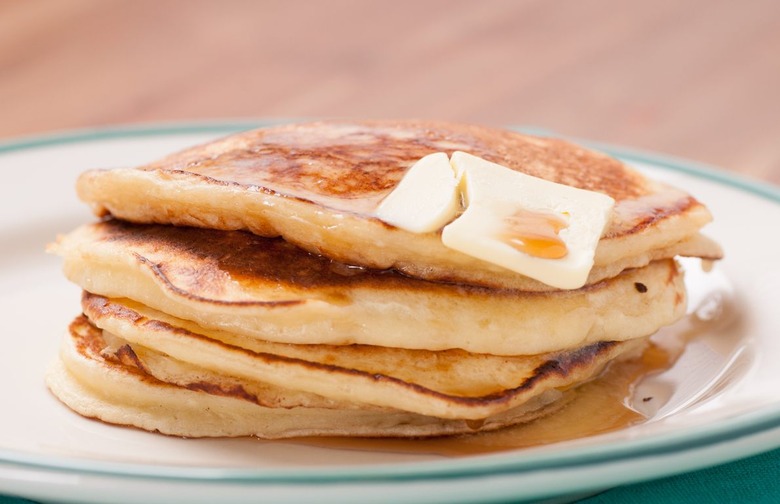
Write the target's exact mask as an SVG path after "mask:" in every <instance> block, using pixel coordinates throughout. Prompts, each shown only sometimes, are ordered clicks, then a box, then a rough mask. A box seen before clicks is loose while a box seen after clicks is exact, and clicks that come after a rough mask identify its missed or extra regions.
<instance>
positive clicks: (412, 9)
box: [0, 0, 780, 183]
mask: <svg viewBox="0 0 780 504" xmlns="http://www.w3.org/2000/svg"><path fill="white" fill-rule="evenodd" d="M245 117H246V118H299V117H349V118H401V117H421V118H440V119H451V120H462V121H470V122H478V123H484V124H490V125H533V126H538V127H543V128H546V129H549V130H552V131H554V132H557V133H560V134H562V135H570V136H575V137H582V138H588V139H592V140H597V141H602V142H609V143H614V144H622V145H627V146H632V147H637V148H641V149H645V150H651V151H658V152H663V153H667V154H672V155H677V156H682V157H687V158H690V159H694V160H698V161H701V162H705V163H709V164H712V165H716V166H719V167H721V168H723V169H726V170H730V171H734V172H740V173H743V174H746V175H749V176H752V177H757V178H762V179H765V180H770V181H772V182H774V183H780V2H778V1H776V0H755V1H751V0H749V1H744V2H735V1H733V0H692V1H683V2H680V1H679V0H654V1H620V0H571V1H567V0H563V1H543V0H523V1H510V0H507V1H498V0H496V1H468V0H462V1H461V0H455V1H444V0H416V1H412V0H408V1H398V0H397V1H393V2H389V1H388V2H385V1H374V0H365V1H364V0H331V1H314V0H313V1H300V0H264V1H250V0H245V1H241V0H225V1H206V0H190V1H187V0H135V1H131V0H124V1H120V0H0V138H7V137H14V136H19V135H30V134H36V133H43V132H51V131H55V130H62V129H68V128H81V127H94V126H102V125H115V124H124V123H139V122H152V121H175V120H192V119H225V118H245Z"/></svg>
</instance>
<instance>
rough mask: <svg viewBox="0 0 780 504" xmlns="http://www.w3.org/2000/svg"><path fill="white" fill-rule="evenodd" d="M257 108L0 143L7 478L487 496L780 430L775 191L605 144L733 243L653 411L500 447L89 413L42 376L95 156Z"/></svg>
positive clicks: (267, 491)
mask: <svg viewBox="0 0 780 504" xmlns="http://www.w3.org/2000/svg"><path fill="white" fill-rule="evenodd" d="M253 125H254V124H247V123H244V124H200V125H172V126H157V127H141V128H125V129H112V130H99V131H82V132H75V133H68V134H62V135H54V136H49V137H39V138H33V139H23V140H18V141H12V142H7V143H5V144H0V174H1V175H2V187H3V189H2V198H3V199H2V205H3V211H2V212H0V244H1V245H0V246H1V247H2V248H1V249H0V259H1V260H0V307H2V321H3V326H2V327H3V329H4V331H3V345H4V351H3V353H2V361H1V362H0V398H2V404H3V409H2V415H0V422H1V423H0V426H1V427H2V428H0V493H7V494H14V495H20V496H25V497H28V498H33V499H38V500H43V501H51V502H105V501H111V502H139V503H140V502H144V503H146V502H150V501H151V502H161V501H166V500H176V501H187V502H189V503H193V504H194V503H199V502H254V501H256V500H258V499H260V498H262V499H264V500H265V501H269V502H280V501H310V500H311V499H312V498H313V497H314V496H316V498H317V500H319V501H320V502H323V503H325V502H367V501H370V502H385V501H388V502H389V501H392V502H397V501H401V500H403V501H406V502H472V501H479V502H490V501H503V500H510V499H511V500H514V501H518V500H522V499H536V498H542V497H552V496H561V495H573V494H583V493H587V492H592V491H596V490H599V489H603V488H607V487H610V486H613V485H616V484H622V483H629V482H635V481H639V480H641V479H650V478H654V477H659V476H663V475H669V474H674V473H679V472H682V471H686V470H691V469H695V468H701V467H705V466H708V465H714V464H717V463H720V462H725V461H729V460H733V459H736V458H740V457H744V456H747V455H751V454H755V453H758V452H760V451H764V450H769V449H772V448H775V447H778V446H780V394H778V392H777V383H780V366H778V365H777V363H778V362H779V361H780V338H779V337H778V334H780V310H778V308H777V306H776V303H775V302H774V301H773V300H775V299H777V298H776V295H775V293H776V290H777V289H778V287H779V286H780V268H778V266H777V262H776V261H777V258H778V255H779V254H780V238H779V237H778V233H777V230H778V222H780V205H779V204H778V202H780V192H779V191H778V190H777V189H774V188H767V187H763V186H761V185H759V184H757V183H754V182H749V181H745V180H742V179H737V178H734V177H732V176H730V175H726V174H723V173H718V172H715V171H712V170H709V169H706V168H702V167H698V166H694V165H692V164H691V163H688V162H683V161H679V160H670V159H668V158H662V157H659V156H654V155H648V154H641V153H637V152H634V151H628V150H618V149H613V148H604V150H607V151H609V152H611V153H612V154H614V155H617V156H619V157H622V158H623V159H625V160H627V161H628V162H630V163H631V164H633V165H635V166H637V167H639V168H641V169H643V170H646V171H647V172H649V173H650V174H651V175H652V176H655V177H658V178H662V179H664V180H668V181H670V182H672V183H674V184H676V185H679V186H681V187H684V188H686V189H688V190H689V191H691V192H692V193H693V194H694V195H695V196H697V197H698V198H699V199H701V200H702V201H704V202H705V203H707V204H708V206H710V208H711V209H712V210H713V212H714V214H715V216H716V222H715V223H714V224H713V225H711V226H710V227H709V228H708V233H709V234H710V235H711V236H713V237H715V238H716V239H717V240H718V241H720V242H721V243H722V244H723V245H724V246H725V248H726V250H727V258H726V259H725V260H724V261H722V263H721V264H719V265H718V266H717V269H716V271H715V272H714V273H713V274H711V275H703V274H701V273H698V269H697V268H695V267H692V268H689V270H690V274H691V278H690V283H691V286H692V288H693V291H694V293H693V296H692V297H693V300H692V306H693V307H694V308H696V309H698V308H701V310H702V311H703V312H705V311H707V310H708V309H710V308H712V307H713V306H716V307H717V306H720V308H721V309H722V310H723V312H724V315H722V316H721V317H720V318H718V319H717V320H716V321H715V322H712V323H711V324H710V325H709V326H707V330H706V331H703V332H702V334H700V335H699V336H698V337H697V338H696V339H694V340H693V341H692V343H691V344H690V345H689V347H688V349H687V350H686V352H685V354H684V355H683V357H682V358H681V360H680V361H679V362H678V364H677V365H675V366H674V367H673V368H672V369H671V370H669V371H668V372H666V373H664V374H663V375H661V376H659V377H655V378H653V379H650V380H648V381H647V382H646V383H644V384H643V385H642V387H644V388H643V392H648V393H652V394H653V395H655V396H658V397H661V396H663V397H665V400H666V402H665V405H664V406H663V407H662V408H661V409H660V410H658V411H656V412H654V414H653V417H652V418H651V419H650V420H649V421H648V422H646V423H643V424H641V425H637V426H634V427H631V428H628V429H624V430H620V431H617V432H613V433H610V434H605V435H601V436H596V437H591V438H586V439H580V440H576V441H570V442H564V443H557V444H553V445H548V446H544V447H538V448H530V449H525V450H515V451H510V452H505V453H501V454H495V455H480V456H473V457H466V458H446V457H441V456H436V455H427V454H421V453H390V452H376V451H361V450H342V449H330V448H323V447H315V446H310V445H305V444H300V443H295V442H262V441H257V440H247V439H239V440H184V439H177V438H168V437H163V436H158V435H153V434H147V433H144V432H139V431H135V430H131V429H124V428H117V427H111V426H107V425H103V424H100V423H98V422H93V421H89V420H85V419H83V418H81V417H79V416H77V415H75V414H73V413H71V412H70V411H69V410H67V409H66V408H64V407H63V406H61V405H60V404H59V403H58V402H57V401H56V400H55V399H54V398H53V397H52V396H50V395H49V394H48V392H47V391H46V388H45V387H44V385H43V380H42V376H43V374H44V370H45V368H46V366H47V365H48V364H49V362H50V361H51V360H52V359H53V358H54V356H55V354H56V351H57V347H58V344H59V340H60V336H61V334H62V333H63V331H64V328H65V326H66V325H67V323H68V322H69V321H70V319H71V318H72V317H73V316H74V315H75V314H76V313H77V312H78V310H79V302H78V299H79V289H78V288H76V287H75V286H72V285H69V284H68V283H67V282H66V281H65V280H64V279H63V277H62V275H61V273H60V271H59V269H60V264H59V261H58V259H57V258H56V257H51V256H47V255H46V254H45V253H44V252H43V250H44V246H45V244H46V243H47V242H48V241H51V240H52V239H53V238H54V236H55V235H56V234H57V233H61V232H65V231H67V230H70V229H71V228H73V227H75V226H77V225H79V224H80V223H83V222H86V221H88V220H90V219H92V217H91V215H90V214H89V212H88V210H87V209H86V208H85V207H84V205H82V204H80V203H79V202H78V201H77V199H76V196H75V194H74V191H73V184H74V180H75V177H76V175H77V174H78V173H79V172H81V171H82V170H84V169H86V168H93V167H112V166H129V165H136V164H140V163H143V162H145V161H150V160H152V159H154V158H157V157H159V156H161V155H163V154H166V153H169V152H171V151H174V150H176V149H179V148H182V147H185V146H189V145H192V144H195V143H199V142H202V141H205V140H208V139H211V138H214V137H215V136H220V135H223V134H225V133H228V132H232V131H235V130H238V129H242V128H245V127H249V126H253Z"/></svg>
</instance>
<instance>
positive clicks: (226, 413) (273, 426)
mask: <svg viewBox="0 0 780 504" xmlns="http://www.w3.org/2000/svg"><path fill="white" fill-rule="evenodd" d="M112 348H113V350H110V351H106V349H112ZM118 348H123V347H122V346H120V347H114V346H113V345H111V344H109V343H108V342H107V341H106V340H105V339H104V338H103V335H102V332H101V331H100V330H99V329H97V328H95V327H94V326H93V325H91V324H90V323H89V321H87V319H86V318H85V317H83V316H80V317H78V318H77V319H76V320H75V321H74V322H73V323H72V324H71V326H70V328H69V334H68V335H67V336H66V338H65V340H64V342H63V345H62V347H61V351H60V359H59V360H57V361H56V362H55V363H54V364H53V366H52V367H51V368H50V370H49V372H48V374H47V377H46V382H47V385H48V387H49V388H50V390H51V391H52V392H53V393H54V394H55V395H56V396H57V397H58V398H59V399H60V400H61V401H62V402H63V403H65V404H66V405H67V406H68V407H70V408H71V409H73V410H74V411H76V412H78V413H79V414H81V415H83V416H85V417H89V418H95V419H98V420H101V421H103V422H107V423H111V424H117V425H124V426H134V427H138V428H140V429H144V430H148V431H153V432H160V433H163V434H168V435H175V436H185V437H239V436H255V437H259V438H264V439H281V438H290V437H303V436H352V437H427V436H442V435H454V434H468V433H474V432H479V431H489V430H495V429H499V428H502V427H506V426H510V425H515V424H519V423H523V422H528V421H531V420H534V419H537V418H540V417H542V416H545V415H547V414H550V413H552V412H554V411H556V410H558V409H560V408H561V407H563V406H565V405H566V403H567V402H568V400H569V398H570V396H571V394H570V393H569V392H570V391H558V390H550V391H548V392H546V393H544V394H541V395H539V396H537V397H535V398H534V399H532V400H530V401H528V402H526V403H525V404H523V405H522V406H519V407H516V408H513V409H511V410H508V411H505V412H503V413H500V414H497V415H494V416H491V417H488V418H486V419H484V420H483V421H479V422H474V421H469V420H444V419H440V418H435V417H430V416H425V415H419V414H414V413H408V412H403V411H398V410H394V409H389V408H378V407H374V406H365V405H361V404H357V403H349V402H340V403H335V402H332V401H328V400H327V399H323V398H321V397H317V396H316V395H313V394H302V393H297V396H296V395H295V394H293V395H292V396H291V397H297V398H298V401H299V403H300V405H298V406H294V405H293V404H292V402H289V401H288V404H286V406H285V407H268V406H263V405H261V404H262V403H263V397H253V394H249V393H246V390H241V389H240V388H221V387H208V386H206V385H207V384H206V383H204V382H203V380H200V381H199V382H198V384H197V386H193V385H192V384H190V385H191V386H189V387H188V386H179V385H173V384H171V383H167V382H165V381H162V380H160V379H158V378H155V377H154V376H152V375H150V374H148V373H147V372H146V371H144V369H143V366H141V367H139V366H138V365H137V363H135V362H134V358H133V357H132V354H124V355H123V352H122V351H119V350H118ZM258 387H259V388H258V390H262V389H265V390H266V392H265V393H266V394H268V395H269V397H274V395H284V394H287V393H288V392H287V391H285V390H284V389H281V388H277V387H272V386H267V385H262V384H259V385H258ZM269 402H273V401H269ZM307 404H308V405H307Z"/></svg>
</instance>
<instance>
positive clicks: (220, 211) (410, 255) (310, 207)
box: [77, 121, 720, 290]
mask: <svg viewBox="0 0 780 504" xmlns="http://www.w3.org/2000/svg"><path fill="white" fill-rule="evenodd" d="M456 150H461V151H465V152H468V153H471V154H474V155H476V156H479V157H482V158H484V159H487V160H489V161H493V162H496V163H499V164H502V165H504V166H507V167H508V168H511V169H513V170H517V171H521V172H524V173H527V174H530V175H533V176H536V177H540V178H543V179H547V180H551V181H554V182H558V183H563V184H567V185H571V186H575V187H579V188H582V189H588V190H592V191H598V192H602V193H606V194H608V195H609V196H611V197H612V198H614V199H615V200H616V206H615V209H614V212H613V218H612V221H611V223H610V224H609V225H608V227H607V229H606V230H605V232H604V235H603V237H602V240H601V242H600V244H599V247H598V249H597V251H596V258H595V267H594V269H593V271H592V273H591V277H590V278H589V283H593V282H596V281H599V280H602V279H604V278H608V277H611V276H614V275H615V274H617V273H618V272H619V271H621V270H622V269H625V268H628V267H638V266H643V265H645V264H647V263H648V262H650V261H651V260H653V259H658V258H659V257H660V256H663V257H669V256H671V255H676V254H689V255H697V256H703V257H708V258H718V257H720V249H719V248H718V247H717V246H716V245H714V244H713V243H711V242H708V241H706V240H702V239H701V237H700V236H699V235H698V230H699V229H700V228H701V227H702V226H703V225H704V224H706V223H707V222H709V220H710V219H711V217H710V214H709V212H708V211H707V209H706V208H705V207H704V206H703V205H702V204H701V203H699V202H698V201H697V200H696V199H694V198H693V197H692V196H690V195H688V194H687V193H685V192H683V191H680V190H677V189H674V188H671V187H668V186H666V185H662V184H659V183H656V182H653V181H650V180H648V179H646V178H645V177H644V176H642V175H641V174H639V173H637V172H635V171H633V170H631V169H630V168H628V167H627V166H625V165H624V164H623V163H621V162H620V161H618V160H615V159H613V158H610V157H608V156H605V155H603V154H599V153H596V152H593V151H589V150H586V149H584V148H582V147H579V146H575V145H572V144H570V143H567V142H565V141H562V140H556V139H543V138H537V137H531V136H527V135H521V134H519V133H515V132H510V131H503V130H497V129H489V128H484V127H478V126H467V125H460V124H451V123H441V122H423V121H403V122H317V123H307V124H292V125H286V126H280V127H274V128H265V129H258V130H254V131H248V132H245V133H241V134H237V135H233V136H230V137H227V138H224V139H221V140H217V141H215V142H212V143H209V144H205V145H201V146H197V147H194V148H191V149H188V150H185V151H182V152H179V153H177V154H173V155H171V156H168V157H166V158H164V159H162V160H160V161H157V162H154V163H151V164H149V165H146V166H142V167H139V168H123V169H115V170H92V171H88V172H86V173H84V174H83V175H82V176H81V177H80V179H79V181H78V186H77V189H78V193H79V196H80V197H81V198H82V199H83V200H85V201H87V202H88V203H90V204H91V205H92V207H93V209H94V211H95V212H96V213H97V214H99V215H104V214H106V213H110V214H112V215H114V216H116V217H119V218H122V219H125V220H129V221H133V222H143V223H150V222H151V223H165V224H177V225H189V226H200V227H208V228H216V229H229V230H235V229H246V230H250V231H252V232H254V233H256V234H259V235H261V236H282V237H284V238H285V239H286V240H288V241H290V242H292V243H294V244H296V245H298V246H300V247H302V248H304V249H306V250H308V251H310V252H314V253H318V254H322V255H325V256H327V257H330V258H332V259H334V260H338V261H341V262H345V263H348V264H355V265H362V266H368V267H371V268H380V269H385V268H395V269H398V270H400V271H402V272H404V273H406V274H409V275H412V276H417V277H422V278H426V279H433V280H443V281H453V282H465V283H470V284H477V285H485V286H490V287H504V288H514V289H523V290H551V287H549V286H546V285H544V284H542V283H540V282H538V281H535V280H532V279H529V278H527V277H525V276H523V275H520V274H518V273H514V272H511V271H508V270H506V269H504V268H502V267H500V266H497V265H494V264H491V263H489V262H485V261H482V260H479V259H475V258H472V257H470V256H467V255H465V254H462V253H459V252H456V251H453V250H451V249H448V248H446V247H445V246H444V245H443V244H442V243H441V240H440V238H439V233H438V232H433V233H424V234H415V233H410V232H407V231H404V230H401V229H398V228H395V227H393V226H391V225H389V224H386V223H384V222H382V221H379V220H378V219H376V218H374V217H372V214H373V212H374V210H375V209H376V207H377V205H378V204H379V203H380V202H381V201H382V199H383V198H384V197H385V196H387V195H388V194H389V193H390V192H391V191H392V190H393V189H394V188H395V186H396V185H397V184H398V182H399V181H400V180H401V178H402V177H403V175H404V173H405V172H406V170H407V169H408V168H409V167H411V165H412V164H414V163H415V162H416V161H417V160H419V159H420V158H421V157H423V156H425V155H427V154H431V153H434V152H446V153H447V154H452V153H453V152H454V151H456ZM662 250H663V251H662Z"/></svg>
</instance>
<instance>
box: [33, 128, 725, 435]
mask: <svg viewBox="0 0 780 504" xmlns="http://www.w3.org/2000/svg"><path fill="white" fill-rule="evenodd" d="M456 151H462V152H466V153H469V154H471V155H474V156H478V157H479V158H482V159H483V160H487V161H490V162H493V163H497V164H499V165H501V166H503V167H506V168H507V169H510V170H514V171H518V172H522V173H525V174H527V175H531V176H533V177H536V178H539V179H544V180H548V181H552V182H556V183H558V184H563V185H567V186H571V187H577V188H580V189H584V190H587V191H592V192H598V193H601V194H606V195H608V196H610V197H611V198H612V199H614V201H615V203H614V207H613V208H612V210H611V213H610V217H609V220H608V223H607V225H606V227H605V228H604V231H603V232H602V234H601V237H600V240H599V241H598V246H597V248H596V249H595V255H594V257H593V266H592V268H591V269H590V271H589V274H588V277H587V281H586V282H585V284H584V285H582V286H579V287H578V288H574V289H562V288H559V287H554V286H552V285H550V284H549V283H545V282H542V281H540V280H539V279H535V278H532V275H531V276H529V275H524V274H521V273H518V272H516V271H512V270H509V269H506V268H505V267H502V266H499V265H497V264H495V263H493V262H491V261H489V260H484V259H480V258H476V257H474V256H472V255H469V254H465V253H462V252H459V251H457V250H453V249H452V248H448V247H447V246H445V245H444V244H443V243H442V233H441V228H439V229H436V230H434V231H429V232H411V231H408V230H405V229H402V228H400V227H397V226H394V225H392V224H390V223H388V222H386V221H384V220H382V219H380V218H378V217H377V212H376V209H377V208H378V207H379V206H380V205H381V203H382V202H383V200H385V199H386V198H387V196H388V195H389V194H391V193H392V192H393V191H394V190H395V189H396V188H397V187H398V186H399V183H400V181H401V180H402V179H403V178H404V176H405V174H407V173H408V171H409V169H410V167H411V166H413V165H414V164H415V163H416V162H417V161H418V160H420V159H421V158H423V157H424V156H427V155H429V154H432V153H445V154H447V155H448V156H450V155H452V154H453V153H454V152H456ZM77 189H78V193H79V196H80V197H81V199H82V200H84V201H85V202H86V203H88V204H89V205H91V207H92V208H93V210H94V212H95V213H96V215H98V216H99V217H101V220H100V221H98V222H95V223H92V224H88V225H85V226H83V227H81V228H79V229H77V230H75V231H73V232H71V233H70V234H68V235H65V236H63V237H60V238H59V239H58V241H57V243H56V244H54V245H53V246H52V250H53V251H54V252H56V253H57V254H59V255H61V256H62V257H63V259H64V271H65V274H66V276H67V277H68V278H69V279H70V280H71V281H73V282H75V283H76V284H78V285H79V286H81V287H82V288H83V289H84V293H83V297H82V309H83V313H82V314H81V315H79V316H78V317H77V318H76V319H75V320H74V321H73V322H72V324H71V325H70V328H69V331H68V333H67V335H66V337H65V339H64V341H63V344H62V347H61V352H60V358H59V359H58V361H57V362H56V363H55V364H54V365H53V366H52V368H51V370H50V372H49V374H48V376H47V384H48V386H49V388H50V389H51V390H52V392H53V393H54V394H55V395H56V396H57V397H58V398H59V399H60V400H61V401H62V402H64V403H65V404H66V405H68V406H69V407H70V408H72V409H73V410H75V411H76V412H78V413H80V414H82V415H84V416H87V417H92V418H97V419H100V420H102V421H105V422H109V423H114V424H120V425H130V426H135V427H139V428H142V429H146V430H149V431H157V432H161V433H164V434H171V435H178V436H189V437H200V436H257V437H261V438H268V439H274V438H285V437H295V436H315V435H319V436H384V437H420V436H438V435H452V434H464V433H473V432H479V431H486V430H493V429H498V428H501V427H505V426H509V425H513V424H517V423H521V422H527V421H530V420H533V419H537V418H540V417H542V416H544V415H548V414H551V413H552V412H554V411H555V410H557V409H560V408H563V407H565V405H566V402H567V398H568V397H569V396H570V395H571V394H570V392H571V390H573V388H574V387H576V386H577V385H579V384H582V383H585V382H587V381H589V380H593V379H597V378H598V376H599V374H600V373H601V372H602V371H603V369H604V368H605V367H606V366H607V365H609V364H610V363H611V362H613V361H615V360H619V359H626V358H633V357H636V356H637V355H639V354H640V353H641V352H642V351H643V349H644V348H645V347H646V345H647V341H648V337H649V336H650V335H652V334H653V333H655V332H656V331H657V330H658V329H659V328H660V327H662V326H664V325H667V324H670V323H672V322H674V321H675V320H677V319H679V318H680V317H681V316H682V315H683V314H684V313H685V285H684V282H683V274H682V271H681V270H680V268H679V266H678V265H677V263H676V262H675V260H674V258H675V257H676V256H692V257H701V258H705V259H708V260H714V259H718V258H720V256H721V251H720V248H719V247H718V246H717V245H716V244H715V243H713V242H712V241H711V240H709V239H708V238H706V237H704V236H703V235H702V234H700V229H701V228H702V227H703V226H704V225H705V224H706V223H708V222H709V221H710V220H711V216H710V214H709V212H708V211H707V209H706V208H705V207H704V206H703V205H702V204H701V203H699V202H698V201H697V200H696V199H694V198H693V197H692V196H690V195H688V194H687V193H685V192H684V191H681V190H679V189H675V188H672V187H669V186H666V185H664V184H660V183H658V182H654V181H651V180H648V179H647V178H645V177H644V176H643V175H641V174H640V173H638V172H636V171H634V170H632V169H630V168H629V167H627V166H625V165H624V164H623V163H621V162H619V161H617V160H615V159H612V158H610V157H607V156H604V155H602V154H599V153H595V152H592V151H589V150H586V149H584V148H581V147H579V146H575V145H572V144H570V143H567V142H564V141H562V140H555V139H542V138H536V137H531V136H526V135H521V134H518V133H515V132H509V131H503V130H495V129H488V128H482V127H476V126H468V125H459V124H451V123H436V122H420V121H405V122H319V123H307V124H293V125H287V126H281V127H274V128H265V129H259V130H255V131H249V132H245V133H241V134H238V135H234V136H231V137H227V138H224V139H221V140H217V141H215V142H212V143H209V144H206V145H201V146H197V147H194V148H191V149H188V150H185V151H183V152H179V153H176V154H173V155H171V156H169V157H166V158H164V159H162V160H160V161H158V162H154V163H151V164H149V165H146V166H142V167H138V168H127V169H113V170H93V171H88V172H86V173H84V174H83V175H82V176H81V177H80V178H79V180H78V184H77Z"/></svg>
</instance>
